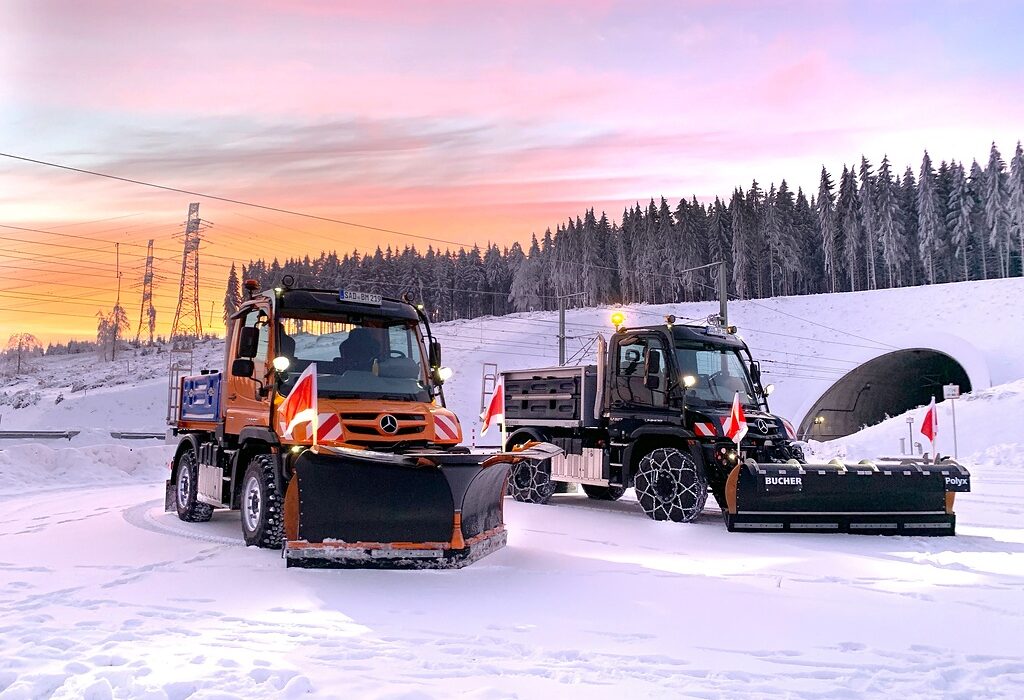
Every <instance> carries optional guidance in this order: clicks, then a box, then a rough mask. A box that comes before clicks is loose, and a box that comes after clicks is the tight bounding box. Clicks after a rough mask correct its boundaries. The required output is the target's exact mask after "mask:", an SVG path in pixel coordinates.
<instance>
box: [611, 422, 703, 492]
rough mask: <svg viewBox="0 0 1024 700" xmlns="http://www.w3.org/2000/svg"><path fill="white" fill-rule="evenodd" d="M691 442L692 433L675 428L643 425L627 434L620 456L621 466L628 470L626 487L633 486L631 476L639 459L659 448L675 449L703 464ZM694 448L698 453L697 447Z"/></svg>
mask: <svg viewBox="0 0 1024 700" xmlns="http://www.w3.org/2000/svg"><path fill="white" fill-rule="evenodd" d="M692 440H695V436H694V434H693V433H691V432H690V431H688V430H685V429H683V428H679V427H676V426H670V425H649V426H648V425H645V426H643V427H640V428H637V429H636V430H634V431H633V432H632V433H630V434H629V445H628V446H627V447H626V449H625V450H624V451H623V455H622V457H623V459H622V466H623V468H624V469H625V468H628V470H629V476H628V481H629V484H628V485H629V486H632V485H633V476H634V475H635V474H636V468H637V464H638V463H639V462H640V458H641V457H643V456H644V455H645V454H647V453H648V452H650V451H651V450H654V449H657V448H659V447H676V448H678V449H680V450H681V451H683V452H689V453H690V455H691V456H692V457H693V458H694V459H697V460H698V463H700V464H703V461H704V460H703V459H702V457H701V456H700V455H699V454H697V453H696V452H695V450H694V446H693V445H690V444H688V443H689V441H692ZM696 448H697V451H698V452H699V445H697V446H696Z"/></svg>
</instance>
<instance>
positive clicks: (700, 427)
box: [693, 423, 718, 437]
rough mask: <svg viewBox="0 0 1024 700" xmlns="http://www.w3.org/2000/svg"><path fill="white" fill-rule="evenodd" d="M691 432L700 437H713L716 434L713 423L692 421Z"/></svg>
mask: <svg viewBox="0 0 1024 700" xmlns="http://www.w3.org/2000/svg"><path fill="white" fill-rule="evenodd" d="M693 432H694V433H696V434H697V435H698V436H700V437H715V436H716V435H717V434H718V433H717V432H716V431H715V425H714V423H694V424H693Z"/></svg>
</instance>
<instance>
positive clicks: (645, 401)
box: [614, 336, 667, 406]
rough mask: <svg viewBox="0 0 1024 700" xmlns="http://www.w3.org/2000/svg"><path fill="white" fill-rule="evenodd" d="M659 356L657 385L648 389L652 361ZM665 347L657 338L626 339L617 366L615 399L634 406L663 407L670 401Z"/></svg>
mask: <svg viewBox="0 0 1024 700" xmlns="http://www.w3.org/2000/svg"><path fill="white" fill-rule="evenodd" d="M652 356H654V357H656V358H657V359H656V360H655V361H656V362H658V368H659V371H658V373H657V375H656V376H657V378H658V379H657V381H656V382H654V384H655V385H654V386H648V384H649V382H648V377H647V367H648V359H649V358H650V357H652ZM666 360H667V358H666V356H665V349H664V345H663V344H662V342H661V339H660V338H657V337H655V336H635V337H632V338H623V339H622V341H621V342H620V343H619V350H618V357H617V360H616V364H615V391H614V394H615V398H616V399H617V400H618V401H619V402H621V403H626V404H632V405H643V406H663V405H665V402H666V398H667V397H666V393H665V387H666V385H667V383H666V381H665V377H666V373H667V368H666Z"/></svg>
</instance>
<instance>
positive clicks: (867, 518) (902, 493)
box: [723, 459, 970, 536]
mask: <svg viewBox="0 0 1024 700" xmlns="http://www.w3.org/2000/svg"><path fill="white" fill-rule="evenodd" d="M965 491H970V473H969V472H968V471H967V469H965V468H964V467H963V466H961V465H960V464H958V463H956V462H954V461H953V460H943V461H941V462H939V463H938V464H932V463H929V462H926V461H923V460H920V459H889V460H879V461H876V462H861V463H859V464H852V465H846V464H842V463H841V462H838V461H833V462H831V463H829V464H797V463H796V462H790V463H788V464H759V463H756V462H753V461H747V462H746V463H745V464H742V465H737V466H736V467H735V468H734V469H733V472H732V473H731V474H730V475H729V479H728V481H727V482H726V487H725V494H726V503H725V504H723V510H724V511H725V520H726V525H727V526H728V528H729V531H730V532H737V531H743V532H845V533H850V534H862V535H931V536H934V535H953V534H955V532H956V515H955V513H954V512H953V498H954V495H955V494H956V493H957V492H965Z"/></svg>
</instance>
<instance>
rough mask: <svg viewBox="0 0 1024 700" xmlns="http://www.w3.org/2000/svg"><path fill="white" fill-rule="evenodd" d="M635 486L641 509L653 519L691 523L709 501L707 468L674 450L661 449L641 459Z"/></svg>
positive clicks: (634, 479) (671, 448)
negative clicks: (705, 471)
mask: <svg viewBox="0 0 1024 700" xmlns="http://www.w3.org/2000/svg"><path fill="white" fill-rule="evenodd" d="M633 485H634V486H635V487H636V500H637V501H639V503H640V507H641V508H643V509H644V513H646V514H647V516H648V517H650V518H652V519H654V520H671V521H673V522H677V523H688V522H690V521H691V520H693V519H694V518H696V517H697V516H698V515H700V513H701V511H702V510H704V502H705V501H707V499H708V481H707V477H706V476H705V475H704V469H703V468H702V467H701V466H700V465H698V464H697V463H696V462H694V461H693V458H692V457H690V455H688V454H686V453H685V452H682V451H680V450H677V449H675V448H674V447H658V448H655V449H653V450H651V451H650V452H648V453H647V454H645V455H644V456H643V457H641V458H640V463H639V465H637V471H636V476H634V477H633Z"/></svg>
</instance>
